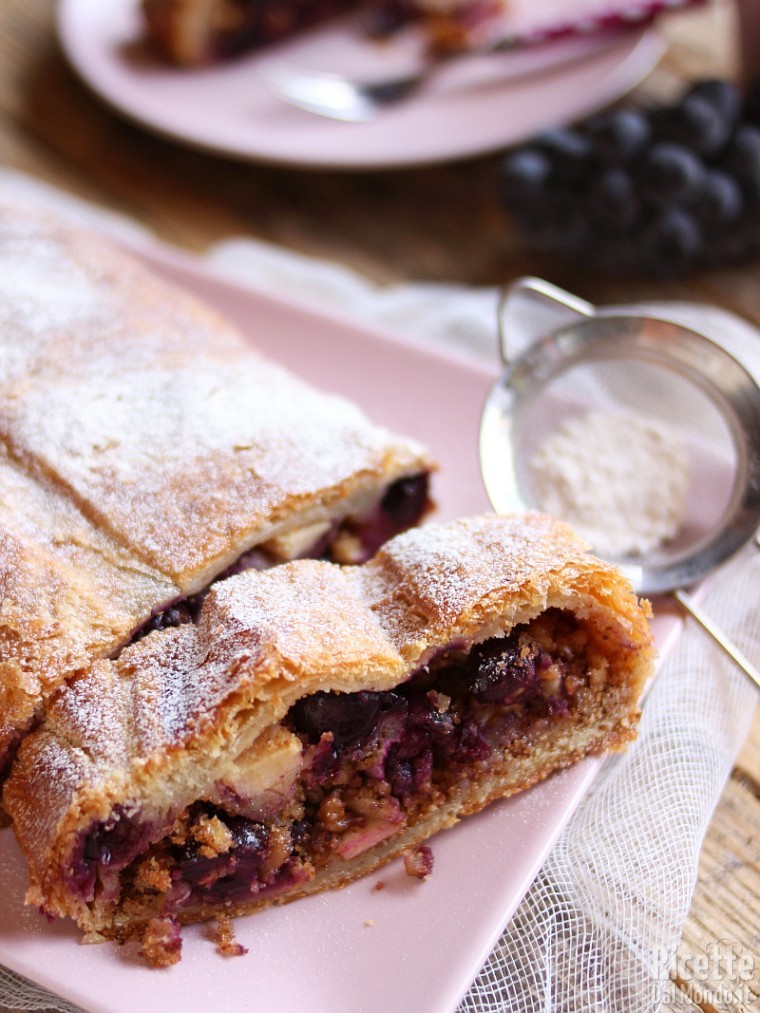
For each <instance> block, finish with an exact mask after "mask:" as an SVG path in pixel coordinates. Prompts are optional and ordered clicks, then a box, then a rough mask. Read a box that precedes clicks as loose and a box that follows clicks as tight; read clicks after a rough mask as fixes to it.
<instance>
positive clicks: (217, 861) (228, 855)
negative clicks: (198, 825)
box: [172, 814, 269, 904]
mask: <svg viewBox="0 0 760 1013" xmlns="http://www.w3.org/2000/svg"><path fill="white" fill-rule="evenodd" d="M223 822H224V823H225V824H226V826H227V827H228V829H229V830H230V832H231V834H232V838H233V846H232V847H231V848H230V849H229V850H228V851H225V852H222V853H220V854H218V855H215V856H213V857H208V856H207V855H204V854H202V853H201V851H200V849H199V847H198V845H197V844H196V843H195V842H194V841H190V842H188V844H186V845H184V846H183V847H181V848H178V849H177V854H176V856H175V858H176V864H175V867H174V871H173V874H172V878H173V879H174V881H175V883H178V882H180V881H181V882H184V883H186V884H187V885H188V886H190V887H191V889H192V896H193V897H194V898H196V899H197V900H200V901H203V902H206V903H214V904H219V903H224V902H225V901H235V900H239V899H244V898H246V897H249V896H250V894H251V884H253V883H256V882H258V881H259V878H260V874H261V871H262V866H263V865H264V862H265V860H266V858H267V856H268V854H269V832H268V830H267V829H266V827H264V826H262V825H261V824H260V823H253V822H252V821H251V820H247V819H244V818H243V817H242V816H229V815H227V814H224V816H223Z"/></svg>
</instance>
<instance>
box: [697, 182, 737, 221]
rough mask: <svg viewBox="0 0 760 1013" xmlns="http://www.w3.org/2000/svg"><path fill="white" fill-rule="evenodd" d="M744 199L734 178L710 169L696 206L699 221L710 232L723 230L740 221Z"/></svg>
mask: <svg viewBox="0 0 760 1013" xmlns="http://www.w3.org/2000/svg"><path fill="white" fill-rule="evenodd" d="M743 205H744V197H743V195H742V189H741V187H740V186H739V184H738V183H737V181H736V179H735V178H734V177H733V176H729V175H728V174H727V173H725V172H721V171H720V169H708V170H707V173H706V175H705V182H704V186H703V187H702V193H701V194H700V196H699V198H698V199H697V201H696V202H695V204H694V207H693V211H694V216H695V218H696V219H697V221H698V222H699V223H700V224H701V225H703V226H704V227H705V228H706V229H708V230H715V229H723V228H725V227H726V226H728V225H731V224H733V223H734V222H735V221H737V220H738V218H739V216H740V215H741V213H742V208H743Z"/></svg>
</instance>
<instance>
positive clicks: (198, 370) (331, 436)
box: [0, 203, 431, 783]
mask: <svg viewBox="0 0 760 1013" xmlns="http://www.w3.org/2000/svg"><path fill="white" fill-rule="evenodd" d="M430 469H431V464H430V462H429V459H428V458H427V456H426V454H425V452H424V451H423V449H422V448H421V447H420V446H419V445H418V444H416V443H414V441H411V440H406V439H402V438H400V437H397V436H394V435H393V434H391V433H390V432H388V431H387V430H386V429H383V428H381V427H379V426H376V425H373V424H372V423H371V422H369V420H368V419H367V418H366V417H365V416H364V415H363V414H362V412H361V411H360V410H359V409H358V408H357V407H356V406H354V405H352V404H350V403H349V402H347V401H345V400H343V399H342V398H338V397H333V396H329V395H327V394H323V393H321V392H319V391H317V390H315V389H313V388H312V387H310V386H308V385H307V384H306V383H303V382H302V381H300V380H298V379H296V378H295V377H294V376H292V375H291V374H289V373H287V372H286V371H285V370H283V369H281V368H280V367H279V366H276V365H274V364H273V363H271V362H268V361H267V360H265V359H263V358H262V357H261V356H260V355H258V354H257V353H256V352H255V351H253V349H252V348H251V346H250V344H249V343H248V342H247V341H246V340H245V339H244V338H243V336H242V335H241V334H239V333H238V332H237V331H236V330H235V329H234V328H233V327H232V326H230V325H229V324H227V323H226V322H225V321H224V320H222V319H221V318H220V317H218V316H217V315H216V314H215V313H213V312H212V311H211V310H210V309H208V308H206V307H205V306H203V305H201V304H200V303H199V302H198V301H197V300H196V299H194V298H192V297H191V296H190V295H188V294H187V293H186V292H184V291H180V290H179V289H176V288H174V287H172V286H170V285H168V284H166V283H165V282H163V281H161V280H159V279H158V278H156V277H154V276H152V275H151V274H150V272H149V271H147V270H146V269H145V268H144V267H142V266H141V265H140V264H139V263H138V262H137V261H135V260H133V259H132V258H130V257H128V256H126V255H124V254H123V253H121V252H118V251H117V250H115V249H114V248H113V247H112V246H111V245H109V244H108V243H106V242H105V241H103V240H101V239H97V238H95V237H94V236H90V235H88V234H85V233H83V232H78V231H76V230H73V229H71V228H69V227H65V226H62V225H58V224H55V223H54V222H52V221H48V220H46V219H44V218H42V217H37V216H35V215H27V214H22V213H20V212H19V211H18V210H17V209H16V208H13V207H9V206H6V205H3V204H1V203H0V546H2V551H0V596H1V598H2V613H1V618H0V783H1V782H2V774H3V771H4V769H5V768H7V766H8V764H9V762H10V760H11V759H12V756H13V753H14V751H15V749H16V748H17V746H18V743H19V741H20V739H21V738H22V737H23V735H24V734H25V733H26V732H27V731H28V730H29V728H30V727H31V726H32V725H33V724H34V723H35V722H36V721H37V720H39V718H40V716H41V713H42V710H43V707H44V703H45V701H46V700H47V699H48V698H49V697H50V696H51V694H52V693H54V692H55V691H56V690H57V689H58V687H59V686H60V685H61V684H62V683H63V682H64V681H65V680H66V679H67V678H69V677H70V676H71V675H73V674H74V673H75V672H77V671H79V670H81V669H83V668H85V667H86V666H87V665H88V664H89V663H90V662H91V661H92V660H93V659H94V658H96V657H108V656H110V655H112V654H113V653H114V652H116V651H118V650H119V649H121V648H122V647H124V646H125V645H126V644H127V643H129V641H130V640H131V639H132V638H133V637H135V636H136V635H140V634H141V633H143V632H145V630H146V629H149V628H156V627H161V626H166V625H171V624H172V623H175V622H179V621H181V620H182V619H184V618H190V617H192V616H193V615H194V614H195V613H196V612H197V610H198V608H199V607H200V602H201V601H202V598H203V595H204V594H205V591H206V589H207V587H208V586H209V584H210V583H211V582H212V581H213V580H214V579H216V578H217V577H219V575H220V574H227V573H229V572H231V571H235V570H240V569H244V568H246V567H250V566H256V567H266V566H270V565H273V564H274V563H277V562H281V561H282V560H287V559H292V558H294V557H299V556H315V557H324V558H327V559H335V560H339V561H340V562H359V561H362V560H364V559H366V558H368V557H369V556H371V555H372V554H373V553H374V552H375V551H376V549H377V548H378V546H379V545H380V544H381V543H382V542H383V541H385V540H386V539H388V538H390V537H391V536H392V535H394V534H397V533H398V532H399V531H401V530H404V529H405V528H407V527H409V526H410V525H412V524H415V523H416V522H417V521H418V520H419V519H420V518H421V516H422V515H423V514H424V513H425V511H426V510H427V508H428V506H429V503H428V494H427V486H428V474H429V471H430Z"/></svg>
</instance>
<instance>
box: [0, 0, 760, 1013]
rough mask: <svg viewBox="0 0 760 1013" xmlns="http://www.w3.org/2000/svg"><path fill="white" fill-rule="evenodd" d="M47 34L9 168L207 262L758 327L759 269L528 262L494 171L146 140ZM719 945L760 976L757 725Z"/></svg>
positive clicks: (684, 56)
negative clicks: (237, 257) (514, 288)
mask: <svg viewBox="0 0 760 1013" xmlns="http://www.w3.org/2000/svg"><path fill="white" fill-rule="evenodd" d="M103 2H104V3H107V2H108V0H103ZM53 18H54V3H53V0H2V2H0V164H3V165H6V166H10V167H13V168H17V169H21V170H24V171H27V172H30V173H32V174H34V175H36V176H38V177H40V178H41V179H43V180H46V181H49V182H50V183H53V184H56V185H57V186H59V187H62V188H63V189H65V190H68V191H70V192H72V193H74V194H78V195H80V196H82V197H84V198H86V199H88V200H91V201H95V202H98V203H101V204H103V205H106V206H108V207H110V208H114V209H116V210H118V211H120V212H123V213H125V214H128V215H131V216H132V217H133V218H135V219H137V220H138V221H140V222H142V223H144V224H145V225H147V226H149V227H150V228H151V229H153V230H154V232H155V233H156V234H157V235H158V236H160V237H161V238H163V239H165V240H168V241H169V242H172V243H176V244H179V245H180V246H185V247H187V248H189V249H191V250H203V249H204V248H205V247H206V246H207V245H208V244H209V243H212V242H214V241H216V240H219V239H222V238H223V237H226V236H229V235H240V234H247V235H251V236H256V237H259V238H262V239H266V240H269V241H271V242H274V243H279V244H282V245H283V246H286V247H289V248H291V249H293V250H298V251H301V252H304V253H307V254H312V255H315V256H322V257H329V258H332V259H335V260H337V261H343V262H345V263H347V264H350V265H351V266H352V267H354V268H356V269H358V270H360V271H363V272H364V273H366V274H367V275H369V276H370V277H372V278H374V279H376V280H377V281H380V282H393V281H406V280H415V281H419V280H434V281H460V282H466V283H471V284H478V285H488V284H494V283H498V282H502V281H505V280H507V279H510V278H513V277H516V276H518V275H521V274H538V275H542V276H545V277H548V278H551V280H553V281H554V282H556V283H558V284H559V285H562V286H563V287H565V288H568V289H570V290H571V291H574V292H577V293H578V294H579V295H582V296H585V297H587V298H589V299H592V300H593V301H595V302H602V303H603V302H613V301H615V302H629V301H634V300H636V299H640V298H649V299H651V298H657V297H662V298H685V299H695V300H705V301H709V302H713V303H716V304H718V305H721V306H725V307H726V308H728V309H731V310H734V311H736V312H738V313H740V314H743V315H744V316H746V317H748V318H749V319H751V320H753V321H754V322H755V323H757V324H758V325H760V284H759V283H758V282H759V281H760V263H755V264H753V265H750V266H747V267H741V268H731V269H726V270H721V271H715V272H712V273H709V274H703V275H700V276H698V277H695V278H690V279H688V280H683V281H678V282H668V283H664V282H663V283H657V284H653V283H651V282H648V281H643V280H630V279H620V278H612V279H610V278H604V277H597V276H596V275H594V274H593V273H590V272H587V271H585V270H583V267H582V266H581V265H573V264H568V263H562V262H559V261H554V260H551V261H549V260H547V259H546V258H545V257H542V256H539V255H537V254H535V253H532V252H531V251H529V250H528V249H527V248H526V247H525V246H524V244H523V242H522V241H521V239H520V237H519V236H518V235H517V234H516V232H515V231H513V229H512V228H511V227H510V223H509V221H508V220H507V219H506V217H505V215H504V213H503V212H502V211H501V210H500V207H499V204H498V201H497V198H496V173H497V168H498V158H496V157H489V158H480V159H474V160H471V161H468V162H464V163H460V164H456V165H449V166H439V167H435V168H420V169H414V170H404V171H396V172H387V173H378V172H367V173H355V174H344V173H337V172H315V171H308V172H306V171H294V170H285V169H278V168H272V167H266V166H253V165H245V164H238V163H235V162H233V161H229V160H225V159H221V158H215V157H211V156H208V155H204V154H200V153H198V152H193V151H190V150H184V149H183V148H181V147H179V146H174V145H172V144H170V143H167V142H164V141H162V140H159V139H157V138H155V137H152V136H150V135H148V134H145V133H142V132H141V131H140V130H139V129H137V128H136V127H133V126H131V125H129V124H127V123H125V122H123V121H122V120H120V119H119V118H118V117H116V116H114V115H112V114H111V113H110V112H109V111H108V110H107V109H106V108H105V107H104V106H102V105H101V104H100V103H99V102H98V101H97V100H96V99H95V98H94V97H93V96H92V95H91V94H89V92H88V91H87V90H86V89H85V88H84V87H83V86H82V85H81V84H80V83H79V82H78V80H77V79H76V78H75V77H74V75H73V74H72V73H71V72H70V70H69V69H68V67H67V66H66V64H65V63H64V60H63V59H62V57H61V54H60V53H59V51H58V48H57V45H56V40H55V35H54V30H53ZM731 22H732V16H731V10H730V9H729V7H727V6H725V5H723V4H716V5H713V6H711V7H709V8H706V9H702V10H700V11H695V12H690V13H688V14H686V13H682V14H675V15H672V16H671V17H670V19H669V21H668V23H667V27H666V29H665V30H666V33H667V35H668V36H669V38H670V40H671V46H670V48H669V50H668V53H667V55H666V57H665V59H664V60H663V62H662V64H661V65H660V67H658V69H657V70H656V71H655V72H654V73H653V74H652V75H651V76H650V77H649V78H648V79H647V81H646V82H644V84H643V85H642V86H641V87H640V88H639V89H638V91H639V94H641V95H644V96H647V97H652V96H656V97H670V96H675V95H676V94H678V92H679V91H680V89H681V88H682V85H683V82H684V81H685V80H689V79H692V78H695V77H699V76H707V75H712V74H717V75H724V76H725V75H726V74H729V73H731V72H732V71H733V63H734V60H733V53H734V51H735V47H734V45H733V42H732V30H731V28H732V26H731ZM724 938H728V939H731V940H736V941H738V942H739V944H740V945H741V947H742V949H743V950H744V952H747V953H751V954H754V955H756V956H757V957H758V960H760V712H757V711H756V713H755V721H754V725H753V730H752V733H751V735H750V738H749V740H748V741H747V743H746V744H745V746H744V748H743V750H742V752H741V754H740V756H739V759H738V761H737V764H736V767H735V768H734V771H733V773H732V776H731V778H730V780H729V782H728V784H727V785H726V788H725V790H724V792H723V796H722V798H721V800H720V804H719V805H718V808H717V810H716V812H715V815H714V817H713V820H712V822H711V824H710V827H709V830H708V833H707V838H706V841H705V846H704V848H703V852H702V858H701V862H700V868H699V882H698V885H697V889H696V893H695V895H694V900H693V904H692V907H691V911H690V915H689V919H688V922H687V924H686V929H685V932H684V936H683V942H682V946H681V951H680V955H681V956H682V957H683V956H686V955H688V954H695V955H698V954H701V953H704V951H705V946H706V944H707V943H709V942H710V941H715V940H720V939H724ZM755 980H756V981H757V974H756V979H755ZM701 984H702V985H703V986H704V987H705V988H706V989H707V988H709V986H710V984H711V983H710V982H709V981H708V982H702V983H701ZM713 984H716V983H713ZM681 987H682V989H683V1004H682V1005H680V1004H679V1006H678V1008H679V1009H683V1010H689V1009H691V1010H696V1009H698V1008H701V1009H703V1010H705V1011H713V1010H722V1009H726V1010H729V1009H730V1010H731V1011H736V1010H739V1009H750V1008H752V1009H760V1004H758V1003H760V1000H758V999H757V997H756V1004H755V1005H751V1006H747V1007H739V1006H737V1005H735V1004H734V1005H723V1006H722V1005H720V1004H719V1003H718V1004H715V1005H710V1004H705V1003H704V1002H700V1001H699V1000H700V996H699V995H695V994H694V993H693V991H692V993H691V996H690V995H689V985H688V984H687V983H685V982H683V983H682V984H681ZM695 999H696V1000H697V1001H694V1000H695ZM125 1009H126V1007H125Z"/></svg>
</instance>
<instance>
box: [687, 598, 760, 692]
mask: <svg viewBox="0 0 760 1013" xmlns="http://www.w3.org/2000/svg"><path fill="white" fill-rule="evenodd" d="M673 596H674V597H675V598H677V599H678V601H679V602H680V603H681V605H683V607H684V608H685V609H686V611H687V612H688V613H689V615H691V616H692V617H693V618H694V619H696V620H697V622H698V623H699V625H700V626H701V627H702V629H703V630H705V631H706V632H707V633H709V634H710V636H711V637H712V638H713V640H715V641H716V643H718V644H720V646H721V647H722V648H723V650H724V651H725V652H726V654H727V655H728V656H729V657H730V658H731V659H732V660H733V661H735V662H736V664H737V665H738V666H739V668H741V669H742V671H744V672H745V673H746V674H747V675H748V676H749V677H750V679H751V680H752V681H753V682H754V684H755V685H756V686H757V688H758V689H760V672H758V670H757V669H756V668H755V666H754V665H753V664H752V662H751V661H750V660H749V658H747V657H746V655H744V654H742V652H741V651H740V650H739V648H738V647H737V646H736V644H734V643H733V642H732V641H731V640H729V639H728V637H727V636H726V635H725V633H723V631H722V630H721V629H720V628H719V627H718V626H716V625H715V623H714V622H713V621H712V619H710V617H709V616H708V615H706V614H705V613H704V612H703V611H702V609H701V608H700V607H699V605H697V603H696V602H695V601H694V599H693V598H692V597H691V595H690V594H687V593H686V591H681V590H677V591H674V592H673Z"/></svg>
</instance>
